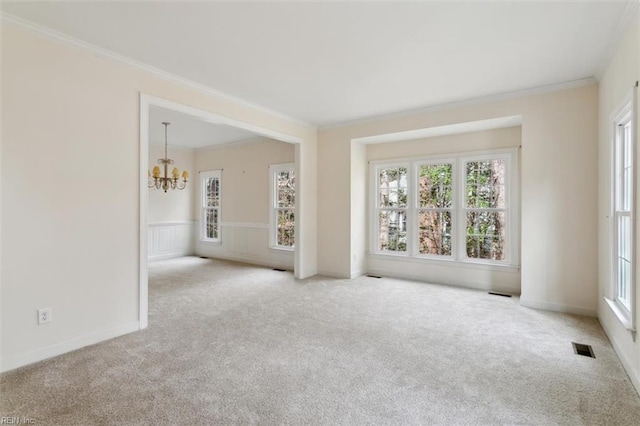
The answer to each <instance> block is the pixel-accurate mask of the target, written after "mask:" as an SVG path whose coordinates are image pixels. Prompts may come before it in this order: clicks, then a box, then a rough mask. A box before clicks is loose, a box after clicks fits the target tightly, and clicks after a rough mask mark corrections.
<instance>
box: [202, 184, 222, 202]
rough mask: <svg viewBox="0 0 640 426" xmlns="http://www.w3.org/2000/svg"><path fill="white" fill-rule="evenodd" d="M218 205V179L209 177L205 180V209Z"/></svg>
mask: <svg viewBox="0 0 640 426" xmlns="http://www.w3.org/2000/svg"><path fill="white" fill-rule="evenodd" d="M219 205H220V179H218V178H217V177H210V178H207V179H206V180H205V207H218V206H219Z"/></svg>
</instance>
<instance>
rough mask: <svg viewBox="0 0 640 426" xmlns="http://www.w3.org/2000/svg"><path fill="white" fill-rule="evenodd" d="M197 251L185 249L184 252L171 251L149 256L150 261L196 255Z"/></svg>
mask: <svg viewBox="0 0 640 426" xmlns="http://www.w3.org/2000/svg"><path fill="white" fill-rule="evenodd" d="M194 255H195V252H194V251H193V250H188V251H187V250H185V251H182V252H174V253H169V254H158V255H153V256H149V257H148V260H149V262H153V261H155V260H167V259H174V258H176V257H184V256H194Z"/></svg>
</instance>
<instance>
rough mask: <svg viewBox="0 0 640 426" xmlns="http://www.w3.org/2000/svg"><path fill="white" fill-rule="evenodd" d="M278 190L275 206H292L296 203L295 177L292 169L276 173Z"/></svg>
mask: <svg viewBox="0 0 640 426" xmlns="http://www.w3.org/2000/svg"><path fill="white" fill-rule="evenodd" d="M276 184H277V188H278V192H277V194H276V197H277V199H276V207H294V206H295V203H296V190H295V188H296V177H295V172H294V171H293V170H289V171H284V172H278V173H277V174H276Z"/></svg>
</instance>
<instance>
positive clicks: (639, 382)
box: [598, 315, 640, 395]
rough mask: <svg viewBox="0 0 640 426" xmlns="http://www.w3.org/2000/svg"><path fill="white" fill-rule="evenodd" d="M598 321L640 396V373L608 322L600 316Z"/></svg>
mask: <svg viewBox="0 0 640 426" xmlns="http://www.w3.org/2000/svg"><path fill="white" fill-rule="evenodd" d="M598 321H600V326H602V329H603V330H604V334H606V335H607V338H608V339H609V342H610V343H611V346H612V347H613V350H614V351H615V352H616V355H618V359H619V360H620V363H621V364H622V367H623V368H624V370H625V371H626V372H627V376H629V379H630V380H631V384H633V387H634V388H636V392H638V395H640V376H638V372H637V371H634V369H633V367H632V364H631V362H630V361H629V358H628V357H627V355H626V354H625V353H624V351H623V350H622V348H621V347H620V345H619V344H618V341H617V340H615V339H614V338H613V333H611V331H610V330H608V329H607V327H608V326H607V322H606V321H603V320H602V318H600V316H599V315H598Z"/></svg>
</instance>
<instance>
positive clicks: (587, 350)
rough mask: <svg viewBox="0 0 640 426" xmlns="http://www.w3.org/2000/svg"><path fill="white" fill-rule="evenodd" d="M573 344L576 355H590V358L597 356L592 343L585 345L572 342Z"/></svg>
mask: <svg viewBox="0 0 640 426" xmlns="http://www.w3.org/2000/svg"><path fill="white" fill-rule="evenodd" d="M571 344H572V345H573V351H574V352H575V353H576V355H582V356H588V357H589V358H595V357H596V356H595V355H594V354H593V348H592V347H591V345H585V344H583V343H576V342H571Z"/></svg>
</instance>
